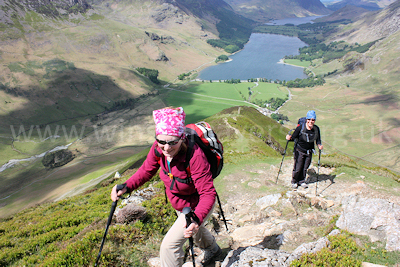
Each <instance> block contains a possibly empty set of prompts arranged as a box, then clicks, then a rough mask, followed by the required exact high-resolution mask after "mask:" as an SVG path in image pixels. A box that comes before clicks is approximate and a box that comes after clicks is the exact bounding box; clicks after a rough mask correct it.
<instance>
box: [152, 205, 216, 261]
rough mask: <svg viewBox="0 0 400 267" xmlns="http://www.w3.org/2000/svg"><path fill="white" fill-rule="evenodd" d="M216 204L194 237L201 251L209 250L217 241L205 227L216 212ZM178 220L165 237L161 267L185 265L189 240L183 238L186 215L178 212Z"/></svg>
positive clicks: (162, 244) (161, 249) (161, 248)
mask: <svg viewBox="0 0 400 267" xmlns="http://www.w3.org/2000/svg"><path fill="white" fill-rule="evenodd" d="M214 206H215V203H214V205H213V207H212V209H211V211H210V213H209V214H208V215H207V217H206V218H205V219H204V221H203V223H202V225H200V227H199V231H198V232H197V234H196V235H194V237H193V241H194V243H195V244H196V246H198V247H199V248H201V249H204V248H208V247H211V246H213V245H214V243H215V239H214V237H213V235H212V234H211V233H210V231H208V230H207V228H205V227H204V224H205V222H206V221H207V220H208V218H209V217H210V216H211V214H212V211H213V210H214ZM177 213H178V218H177V219H176V221H175V223H174V224H173V225H172V227H171V229H169V231H168V233H167V234H166V235H165V237H164V239H163V241H162V243H161V247H160V259H161V267H179V266H182V265H183V258H184V256H185V253H184V251H183V245H184V244H185V242H186V240H188V238H185V237H184V236H183V230H184V227H185V225H186V220H185V215H184V214H182V213H181V212H179V211H177Z"/></svg>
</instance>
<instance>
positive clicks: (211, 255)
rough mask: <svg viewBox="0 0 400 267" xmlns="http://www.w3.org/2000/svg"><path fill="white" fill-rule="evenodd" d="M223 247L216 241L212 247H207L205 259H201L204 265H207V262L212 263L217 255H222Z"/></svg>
mask: <svg viewBox="0 0 400 267" xmlns="http://www.w3.org/2000/svg"><path fill="white" fill-rule="evenodd" d="M221 253H222V249H221V248H220V247H219V246H218V244H217V243H215V245H214V247H213V248H212V249H205V250H204V256H203V259H202V260H201V261H200V264H201V265H202V266H206V265H207V264H209V263H211V262H212V260H214V259H215V258H216V257H218V256H219V255H221ZM196 265H197V264H196Z"/></svg>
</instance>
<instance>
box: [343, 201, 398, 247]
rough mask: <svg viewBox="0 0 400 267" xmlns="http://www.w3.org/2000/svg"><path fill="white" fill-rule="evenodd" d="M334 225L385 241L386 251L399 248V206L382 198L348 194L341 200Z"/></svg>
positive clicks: (373, 239) (372, 238)
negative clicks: (341, 206) (340, 209)
mask: <svg viewBox="0 0 400 267" xmlns="http://www.w3.org/2000/svg"><path fill="white" fill-rule="evenodd" d="M342 205H343V212H342V214H341V216H340V217H339V220H338V221H337V222H336V226H337V227H339V228H341V229H345V230H347V231H349V232H352V233H356V234H361V235H368V236H369V237H370V238H371V241H372V242H374V241H378V240H379V241H383V242H386V249H387V250H388V251H394V250H400V206H399V205H397V204H395V203H391V202H389V201H387V200H383V199H377V198H374V199H369V198H358V197H356V196H350V197H347V198H345V199H343V201H342Z"/></svg>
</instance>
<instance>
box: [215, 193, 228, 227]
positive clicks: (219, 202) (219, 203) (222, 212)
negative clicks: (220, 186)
mask: <svg viewBox="0 0 400 267" xmlns="http://www.w3.org/2000/svg"><path fill="white" fill-rule="evenodd" d="M217 200H218V205H219V209H220V210H221V215H222V220H223V221H224V224H225V227H226V231H227V232H228V225H227V224H226V219H225V215H224V211H223V210H222V206H221V200H219V196H218V194H217Z"/></svg>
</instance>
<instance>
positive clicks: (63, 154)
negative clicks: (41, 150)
mask: <svg viewBox="0 0 400 267" xmlns="http://www.w3.org/2000/svg"><path fill="white" fill-rule="evenodd" d="M73 159H74V155H73V154H72V152H71V151H70V150H68V149H62V150H58V151H54V152H49V153H46V155H44V157H43V159H42V164H43V166H45V167H46V168H55V167H60V166H63V165H65V164H67V163H68V162H70V161H71V160H73Z"/></svg>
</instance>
